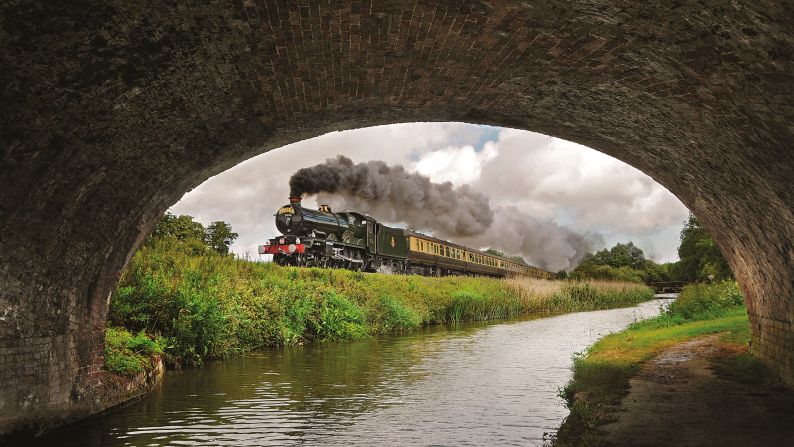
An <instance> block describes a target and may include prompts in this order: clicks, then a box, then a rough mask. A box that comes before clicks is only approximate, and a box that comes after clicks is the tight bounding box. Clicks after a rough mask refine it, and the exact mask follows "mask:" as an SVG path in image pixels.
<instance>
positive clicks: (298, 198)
mask: <svg viewBox="0 0 794 447" xmlns="http://www.w3.org/2000/svg"><path fill="white" fill-rule="evenodd" d="M302 199H303V198H302V197H301V196H290V198H289V204H290V205H295V206H301V200H302Z"/></svg>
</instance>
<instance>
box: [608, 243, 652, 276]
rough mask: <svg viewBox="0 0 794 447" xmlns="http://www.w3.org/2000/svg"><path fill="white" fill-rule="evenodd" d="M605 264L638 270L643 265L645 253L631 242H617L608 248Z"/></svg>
mask: <svg viewBox="0 0 794 447" xmlns="http://www.w3.org/2000/svg"><path fill="white" fill-rule="evenodd" d="M607 264H609V266H611V267H616V268H619V267H630V268H633V269H636V270H640V269H642V268H643V267H645V254H644V253H643V252H642V250H641V249H640V248H639V247H637V246H636V245H634V243H633V242H629V243H627V244H620V243H619V244H616V245H615V246H614V247H612V249H611V250H609V257H608V262H607Z"/></svg>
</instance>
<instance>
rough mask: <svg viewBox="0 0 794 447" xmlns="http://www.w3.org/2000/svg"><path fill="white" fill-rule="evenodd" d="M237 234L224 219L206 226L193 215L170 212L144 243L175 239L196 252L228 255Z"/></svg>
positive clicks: (158, 223) (149, 243)
mask: <svg viewBox="0 0 794 447" xmlns="http://www.w3.org/2000/svg"><path fill="white" fill-rule="evenodd" d="M237 236H238V234H237V233H235V232H233V231H232V226H231V225H229V224H228V223H226V222H224V221H222V220H218V221H215V222H212V223H211V224H209V225H208V226H207V227H206V228H205V227H204V225H202V224H201V223H200V222H196V221H195V220H193V217H192V216H188V215H184V214H183V215H179V216H175V215H173V214H171V213H170V212H168V213H166V214H165V215H164V216H163V217H162V218H161V219H160V220H159V221H158V222H157V224H156V225H155V227H154V230H152V234H151V235H150V236H149V237H148V238H147V239H146V242H145V243H144V244H145V245H151V244H153V243H154V242H155V241H175V242H180V243H182V244H183V246H184V247H185V248H187V249H189V250H192V251H193V252H194V253H195V254H199V253H201V252H202V251H206V250H212V251H214V252H216V253H219V254H222V255H226V254H229V247H230V246H231V245H232V242H234V240H235V239H237Z"/></svg>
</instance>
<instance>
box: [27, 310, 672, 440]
mask: <svg viewBox="0 0 794 447" xmlns="http://www.w3.org/2000/svg"><path fill="white" fill-rule="evenodd" d="M661 304H662V302H660V301H649V302H644V303H641V304H640V305H639V306H636V307H629V308H620V309H612V310H602V311H593V312H580V313H571V314H565V315H559V316H553V317H546V318H534V319H528V318H523V319H519V320H512V321H501V322H484V323H465V324H450V325H437V326H432V327H426V328H421V329H418V330H417V331H416V332H412V333H408V334H402V335H386V336H377V337H372V338H370V339H366V340H359V341H352V342H343V343H319V344H305V345H298V346H291V347H287V348H283V349H272V350H264V351H261V352H258V353H250V354H247V355H244V356H239V357H235V358H231V359H228V360H224V361H209V362H207V363H206V365H205V366H204V367H203V368H196V369H183V370H181V371H168V372H167V373H166V377H165V379H164V381H163V383H162V385H160V386H158V387H156V389H155V390H154V392H153V393H152V394H151V395H150V396H147V397H145V398H143V399H142V400H141V401H140V402H137V403H135V404H133V405H130V406H128V407H125V408H122V409H119V410H117V411H113V412H111V413H108V414H106V415H104V416H103V417H101V418H97V419H94V420H92V421H89V422H88V423H85V424H81V425H80V426H74V427H68V428H66V429H64V430H61V431H59V432H57V433H50V434H47V435H45V436H44V437H42V438H38V439H35V440H30V442H27V443H26V444H25V445H31V446H35V445H41V446H44V445H65V446H100V445H102V446H110V447H113V446H121V445H171V444H183V445H208V444H214V445H219V444H220V445H296V444H306V445H320V444H322V445H396V444H402V445H427V444H446V445H461V444H467V443H468V444H475V445H494V444H500V445H533V444H540V443H541V442H543V439H544V433H547V432H552V431H554V430H555V428H556V427H557V426H558V425H559V422H560V421H561V420H562V419H563V418H564V417H565V416H566V415H567V413H568V411H567V409H565V407H564V406H562V405H561V402H560V399H559V397H558V396H557V390H558V389H559V388H560V387H562V386H564V385H565V383H566V382H567V381H568V380H569V378H570V374H571V371H570V364H571V355H572V354H573V353H574V352H577V351H581V350H583V349H585V348H586V347H587V346H589V345H591V344H592V343H593V342H595V341H596V340H597V339H598V338H600V337H602V336H603V335H606V334H609V333H612V332H614V331H618V330H621V329H623V328H625V327H626V326H627V325H628V324H630V323H632V322H636V321H639V320H642V319H645V318H648V317H652V316H654V315H657V314H658V312H659V307H660V305H661Z"/></svg>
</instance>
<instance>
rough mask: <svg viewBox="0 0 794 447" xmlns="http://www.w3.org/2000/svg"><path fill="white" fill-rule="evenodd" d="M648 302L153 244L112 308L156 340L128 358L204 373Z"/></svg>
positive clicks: (113, 319)
mask: <svg viewBox="0 0 794 447" xmlns="http://www.w3.org/2000/svg"><path fill="white" fill-rule="evenodd" d="M652 297H653V292H652V290H651V289H649V288H647V287H645V286H644V285H642V284H637V283H629V282H608V281H590V282H586V281H548V280H535V279H529V278H515V279H508V280H500V279H493V278H483V277H476V278H475V277H442V278H432V277H421V276H403V275H384V274H376V273H372V274H370V273H360V272H352V271H347V270H333V269H317V268H308V269H305V268H294V267H280V266H277V265H275V264H272V263H257V262H251V261H249V260H244V259H238V258H234V257H231V256H225V255H220V254H216V253H214V252H208V251H206V250H200V249H196V247H191V246H189V245H185V244H182V243H172V242H169V241H162V242H157V243H154V244H147V245H146V246H145V247H144V248H142V249H141V250H140V251H139V252H138V253H137V254H136V255H135V256H134V258H133V260H132V261H131V263H130V265H129V267H128V268H127V269H126V270H125V271H124V273H123V275H122V277H121V280H120V283H119V286H118V289H117V290H116V292H115V294H114V295H113V297H112V299H111V306H110V316H109V324H110V326H111V327H123V328H126V330H129V331H132V333H135V334H138V335H136V336H135V337H143V336H144V335H143V334H148V338H150V339H151V340H152V346H148V345H147V346H144V345H145V343H143V342H141V341H140V340H138V341H137V342H130V343H132V345H133V346H137V348H135V347H134V348H132V349H131V351H129V350H128V352H131V354H139V353H140V352H141V349H140V348H141V346H143V352H144V354H146V355H148V354H147V351H146V349H148V350H149V351H152V350H158V349H159V350H161V351H162V354H163V355H164V357H165V358H166V360H167V362H168V363H170V364H173V365H198V364H201V363H202V361H203V360H205V359H209V358H219V357H226V356H231V355H236V354H240V353H244V352H247V351H252V350H257V349H262V348H265V347H271V346H286V345H294V344H302V343H308V342H324V341H343V340H356V339H362V338H367V337H372V336H376V335H379V334H386V333H394V332H407V331H412V330H416V329H418V328H420V327H422V326H426V325H431V324H439V323H454V322H462V321H478V320H492V319H502V318H508V317H511V316H517V315H522V314H528V313H549V314H559V313H565V312H574V311H585V310H595V309H608V308H615V307H625V306H632V305H635V304H637V303H639V302H641V301H645V300H648V299H651V298H652ZM114 333H115V332H113V331H108V334H109V336H110V335H113V334H114ZM136 343H138V344H137V345H136ZM139 360H140V359H139ZM116 362H117V363H119V362H121V363H123V362H124V361H123V359H117V360H116ZM130 363H131V364H136V361H135V360H132V361H130ZM140 363H141V362H140V361H138V362H137V364H140Z"/></svg>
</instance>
